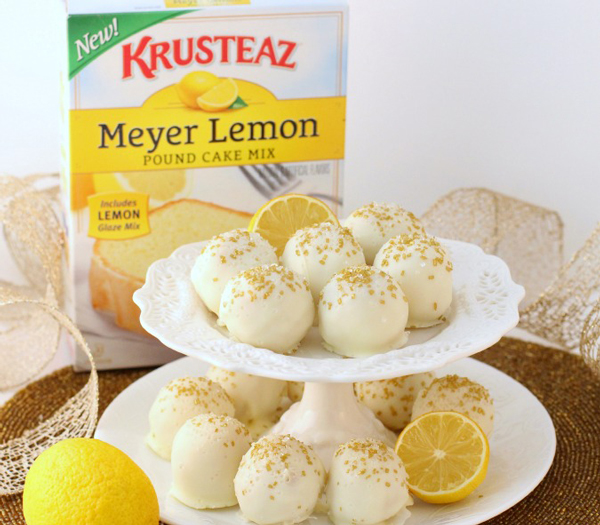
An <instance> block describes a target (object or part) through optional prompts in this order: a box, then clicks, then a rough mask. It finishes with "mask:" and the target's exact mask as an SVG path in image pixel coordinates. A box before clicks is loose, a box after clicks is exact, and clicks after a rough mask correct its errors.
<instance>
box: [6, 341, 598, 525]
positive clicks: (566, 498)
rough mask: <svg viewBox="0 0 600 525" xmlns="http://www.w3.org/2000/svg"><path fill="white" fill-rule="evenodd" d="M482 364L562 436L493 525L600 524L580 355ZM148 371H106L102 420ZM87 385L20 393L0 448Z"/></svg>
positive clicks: (43, 386)
mask: <svg viewBox="0 0 600 525" xmlns="http://www.w3.org/2000/svg"><path fill="white" fill-rule="evenodd" d="M477 358H478V359H480V360H481V361H484V362H486V363H488V364H490V365H492V366H494V367H496V368H498V369H499V370H502V371H503V372H505V373H507V374H509V375H510V376H512V377H514V378H515V379H516V380H517V381H519V382H521V383H522V384H523V385H525V386H526V387H527V388H528V389H529V390H530V391H531V392H532V393H533V394H534V395H535V396H537V397H538V399H539V400H540V401H541V402H542V403H543V404H544V406H545V407H546V409H547V410H548V412H549V413H550V416H551V417H552V420H553V421H554V425H555V427H556V434H557V450H556V457H555V459H554V464H553V465H552V468H551V469H550V472H549V473H548V475H547V476H546V478H545V479H544V480H543V481H542V483H541V484H540V485H539V486H538V487H537V488H536V489H535V490H534V491H533V492H532V493H531V494H530V495H529V496H528V497H527V498H525V499H524V500H523V501H521V502H520V503H518V504H517V505H515V506H514V507H513V508H511V509H509V510H508V511H506V512H504V513H503V514H501V515H500V516H498V517H496V518H494V519H492V520H490V521H488V522H487V524H488V525H520V524H524V525H538V524H539V525H542V524H543V525H548V524H551V523H552V524H554V523H557V524H559V523H560V524H562V523H564V524H568V525H598V524H600V505H599V502H600V381H598V380H597V379H596V378H595V377H594V375H593V374H592V372H591V371H590V369H589V368H588V367H586V365H585V364H584V363H583V361H582V359H581V358H580V357H578V356H575V355H572V354H567V353H565V352H561V351H559V350H553V349H550V348H546V347H543V346H539V345H535V344H531V343H525V342H523V341H518V340H515V339H509V338H505V339H503V340H502V341H500V343H498V344H497V345H495V346H494V347H492V348H490V349H489V350H486V351H485V352H482V353H480V354H478V355H477ZM148 371H149V370H147V369H146V370H126V371H115V372H101V373H100V374H99V375H100V413H102V412H103V411H104V409H105V408H106V407H107V406H108V404H109V403H110V402H111V401H112V400H113V399H114V398H115V396H116V395H117V394H118V393H119V392H121V391H122V390H123V389H124V388H125V387H126V386H128V385H129V384H131V383H132V382H133V381H135V380H136V379H138V378H140V377H141V376H143V375H144V374H146V373H147V372H148ZM86 380H87V376H86V375H79V374H75V373H74V372H73V371H72V370H71V369H70V368H64V369H62V370H59V371H57V372H55V373H53V374H51V375H49V376H47V377H44V378H43V379H41V380H39V381H37V382H35V383H32V384H31V385H29V386H28V387H27V388H25V389H24V390H22V391H20V392H19V393H18V394H16V395H15V396H14V397H13V398H12V399H11V400H10V401H9V402H8V403H7V404H6V405H4V406H3V407H0V442H2V441H6V440H8V439H10V438H13V437H17V436H19V435H21V434H22V433H23V431H25V430H26V429H28V428H32V427H34V426H35V425H36V424H37V423H39V421H40V419H43V418H45V417H47V416H49V415H50V414H52V413H53V411H54V410H56V409H57V408H59V407H60V406H61V404H62V403H64V402H65V401H66V400H67V399H68V398H69V397H70V396H72V395H73V394H75V392H77V391H78V390H79V389H80V388H81V387H82V386H83V384H84V383H85V381H86ZM0 523H2V524H3V525H24V524H25V521H24V519H23V516H22V513H21V497H20V496H10V497H3V498H0ZM56 525H60V524H56ZM82 525H83V524H82ZM107 525H108V524H107Z"/></svg>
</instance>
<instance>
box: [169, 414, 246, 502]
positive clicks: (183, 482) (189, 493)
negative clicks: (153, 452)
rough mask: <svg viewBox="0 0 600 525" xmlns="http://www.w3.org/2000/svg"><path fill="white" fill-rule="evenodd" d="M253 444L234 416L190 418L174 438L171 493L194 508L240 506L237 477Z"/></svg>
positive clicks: (211, 415) (203, 415)
mask: <svg viewBox="0 0 600 525" xmlns="http://www.w3.org/2000/svg"><path fill="white" fill-rule="evenodd" d="M251 444H252V438H251V437H250V432H248V429H247V428H246V427H245V426H244V425H243V424H242V423H240V422H239V421H238V420H237V419H233V418H232V417H228V416H215V415H214V414H201V415H199V416H196V417H193V418H191V419H188V420H187V421H186V422H185V424H184V425H183V426H182V427H181V428H180V429H179V432H177V434H176V436H175V440H174V441H173V453H172V455H171V472H172V474H173V486H172V488H171V494H172V495H173V496H174V497H175V498H177V499H178V500H179V501H181V503H183V504H184V505H187V506H188V507H192V508H194V509H219V508H222V507H231V506H232V505H237V498H236V497H235V491H234V488H233V478H235V475H236V473H237V470H238V467H239V465H240V461H241V460H242V457H243V455H244V454H245V453H246V452H248V449H249V448H250V445H251Z"/></svg>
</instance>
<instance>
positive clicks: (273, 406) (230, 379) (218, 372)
mask: <svg viewBox="0 0 600 525" xmlns="http://www.w3.org/2000/svg"><path fill="white" fill-rule="evenodd" d="M206 377H208V378H209V379H212V380H213V381H216V382H217V383H219V384H220V385H221V386H222V387H223V388H224V389H225V392H227V395H228V396H229V398H230V399H231V401H233V406H234V407H235V417H236V418H237V419H239V420H240V421H242V422H243V423H244V424H248V423H252V422H253V421H256V420H259V419H265V418H267V419H271V418H272V417H273V416H274V415H275V413H276V411H277V409H278V408H279V405H280V404H281V402H282V400H283V398H284V396H286V395H287V389H288V385H287V381H279V380H278V379H269V378H267V377H260V376H254V375H250V374H244V373H242V372H230V371H229V370H225V369H223V368H218V367H216V366H211V367H210V369H209V370H208V372H207V373H206Z"/></svg>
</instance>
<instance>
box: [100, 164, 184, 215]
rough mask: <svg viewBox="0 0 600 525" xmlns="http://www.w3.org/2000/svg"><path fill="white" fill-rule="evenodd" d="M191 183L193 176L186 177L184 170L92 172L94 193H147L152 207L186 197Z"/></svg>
mask: <svg viewBox="0 0 600 525" xmlns="http://www.w3.org/2000/svg"><path fill="white" fill-rule="evenodd" d="M192 183H193V177H188V176H187V174H186V171H185V170H157V171H128V172H123V173H95V174H94V187H95V191H96V193H109V192H118V191H133V192H140V193H147V194H148V195H149V197H150V206H151V207H153V208H154V207H157V206H160V205H162V204H164V202H166V201H169V200H173V199H181V198H184V197H188V196H189V195H190V193H191V189H192Z"/></svg>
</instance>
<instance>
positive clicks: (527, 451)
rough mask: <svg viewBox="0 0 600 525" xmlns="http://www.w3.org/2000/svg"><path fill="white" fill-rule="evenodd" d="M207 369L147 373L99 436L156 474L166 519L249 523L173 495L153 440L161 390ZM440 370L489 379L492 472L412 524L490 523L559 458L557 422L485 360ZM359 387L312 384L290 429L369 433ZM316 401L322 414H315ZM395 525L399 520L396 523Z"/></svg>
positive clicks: (321, 521)
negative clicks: (356, 397)
mask: <svg viewBox="0 0 600 525" xmlns="http://www.w3.org/2000/svg"><path fill="white" fill-rule="evenodd" d="M207 369H208V365H207V364H206V363H203V362H201V361H199V360H196V359H190V358H187V359H180V360H178V361H174V362H173V363H170V364H168V365H165V366H163V367H161V368H159V369H157V370H155V371H153V372H151V373H149V374H147V375H146V376H144V377H142V378H141V379H139V380H138V381H136V382H135V383H133V384H132V385H131V386H129V387H128V388H127V389H125V390H124V391H123V392H122V393H121V394H120V395H119V396H117V398H116V399H115V400H114V401H113V402H112V403H111V404H110V406H109V407H108V408H107V409H106V411H105V412H104V414H103V415H102V418H101V419H100V421H99V422H98V428H97V430H96V437H97V438H98V439H102V440H104V441H106V442H107V443H111V444H112V445H114V446H116V447H117V448H119V449H121V450H122V451H123V452H125V453H126V454H128V455H129V456H130V457H131V458H132V459H133V460H134V461H135V462H136V463H137V464H138V465H139V466H140V467H141V468H142V469H143V470H144V471H145V472H146V474H148V476H149V477H150V480H151V481H152V484H153V485H154V488H155V490H156V493H157V495H158V501H159V504H160V516H161V520H162V521H163V522H164V523H168V524H169V525H207V524H212V525H248V522H247V521H246V520H244V518H243V517H242V515H241V513H240V510H239V508H238V507H237V506H236V507H231V508H228V509H221V510H212V511H211V510H205V511H200V510H195V509H192V508H189V507H186V506H185V505H183V504H182V503H181V502H179V501H177V500H176V499H175V498H173V497H172V496H171V495H170V490H171V482H172V481H171V463H170V462H169V461H166V460H164V459H162V458H160V457H158V456H157V455H156V454H155V453H154V452H152V450H150V448H149V447H148V446H147V445H146V444H145V439H146V435H147V434H148V432H149V425H148V412H149V411H150V407H151V406H152V403H153V402H154V399H155V398H156V395H157V394H158V392H159V390H160V389H161V387H163V386H164V385H166V384H167V383H168V382H169V381H171V380H172V379H175V378H176V377H182V376H186V375H204V374H205V373H206V370H207ZM437 374H438V375H444V374H458V375H463V376H467V377H470V378H472V379H473V380H475V381H478V382H480V383H482V384H484V385H485V386H486V387H487V388H488V389H489V391H490V393H491V395H492V397H493V398H494V407H495V412H496V414H495V418H494V426H495V428H494V432H493V433H492V435H491V439H490V449H491V456H490V464H489V469H488V473H487V477H486V480H485V481H484V483H483V484H482V485H480V487H478V488H477V489H476V491H475V492H474V493H473V494H472V495H471V496H469V497H468V498H467V499H465V500H463V501H460V502H457V503H453V504H452V505H442V506H436V505H429V504H427V503H423V502H422V501H419V500H418V499H416V498H415V504H414V505H413V506H412V507H410V508H409V510H410V513H411V516H410V518H409V520H408V522H407V523H406V525H432V524H434V523H435V524H441V523H450V522H452V523H453V524H455V525H475V524H479V523H483V522H484V521H486V520H488V519H490V518H492V517H494V516H496V515H498V514H499V513H501V512H503V511H504V510H506V509H508V508H510V507H511V506H513V505H514V504H515V503H517V502H518V501H519V500H521V499H522V498H524V497H525V496H526V495H527V494H529V493H530V492H531V491H532V490H533V488H534V487H535V486H536V485H537V484H538V483H539V482H540V480H541V479H542V478H543V477H544V475H545V474H546V472H547V471H548V469H549V467H550V465H551V463H552V458H553V456H554V450H555V446H556V438H555V433H554V428H553V425H552V420H551V419H550V416H549V415H548V413H547V412H546V410H545V409H544V407H543V406H542V405H541V404H540V402H539V401H538V400H537V399H536V397H535V396H534V395H533V394H531V393H530V392H529V391H528V390H527V389H526V388H525V387H523V386H522V385H520V384H519V383H517V382H516V381H514V380H513V379H511V378H510V377H508V376H506V375H505V374H503V373H502V372H500V371H498V370H496V369H494V368H492V367H490V366H488V365H485V364H483V363H481V362H479V361H476V360H474V359H462V360H460V361H457V362H455V363H452V364H451V365H448V366H446V367H444V368H443V369H441V370H439V371H437ZM365 380H367V378H365ZM351 392H352V387H351V385H344V384H337V385H330V384H321V385H318V384H317V385H308V386H307V389H306V396H305V399H304V400H303V401H302V402H301V403H299V404H296V405H295V406H296V407H300V408H295V409H294V410H293V412H290V414H289V417H286V418H285V419H286V420H289V421H285V422H284V423H283V424H285V425H286V426H287V430H285V431H290V430H291V431H295V430H298V431H299V432H302V433H303V435H304V439H307V440H309V441H310V440H311V439H312V440H313V442H315V440H314V437H311V435H312V434H316V435H318V434H320V427H321V426H323V425H324V426H325V427H326V428H327V429H328V430H327V433H332V432H333V431H334V430H335V429H336V426H338V427H339V430H341V431H343V432H344V433H346V435H348V436H350V435H352V437H355V436H356V434H354V433H353V432H358V431H360V435H364V434H366V432H365V429H364V427H357V428H356V429H353V428H352V425H353V423H351V421H353V420H354V421H355V422H356V418H360V417H363V416H364V414H361V413H358V414H357V408H356V406H355V405H354V404H353V403H350V402H349V399H348V397H349V394H351ZM350 399H351V398H350ZM305 403H306V405H305V406H304V407H303V405H304V404H305ZM311 405H312V407H313V409H314V412H315V413H314V414H311V411H312V410H313V409H311ZM316 407H319V409H316ZM332 407H337V410H338V413H337V414H333V415H331V412H332V410H333V409H332ZM359 410H360V409H359ZM296 412H297V413H296ZM361 412H362V411H361ZM302 413H305V414H306V416H305V418H314V419H313V421H314V422H315V425H316V426H315V428H313V429H312V430H310V431H309V430H308V428H307V425H308V422H309V420H308V419H304V418H302V417H300V415H301V414H302ZM327 414H329V416H327ZM344 414H345V415H344ZM366 417H367V421H368V416H366ZM356 424H357V423H356ZM375 427H377V425H375ZM334 436H335V435H334ZM340 436H341V434H340ZM336 439H338V438H337V437H336ZM344 439H345V438H344ZM319 440H320V438H319ZM310 523H311V525H331V522H330V521H329V520H328V519H327V517H326V516H324V515H315V516H313V517H312V518H311V520H310ZM390 525H397V523H396V522H395V521H394V520H392V521H391V523H390Z"/></svg>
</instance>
